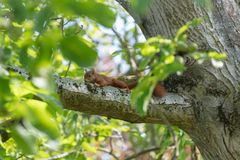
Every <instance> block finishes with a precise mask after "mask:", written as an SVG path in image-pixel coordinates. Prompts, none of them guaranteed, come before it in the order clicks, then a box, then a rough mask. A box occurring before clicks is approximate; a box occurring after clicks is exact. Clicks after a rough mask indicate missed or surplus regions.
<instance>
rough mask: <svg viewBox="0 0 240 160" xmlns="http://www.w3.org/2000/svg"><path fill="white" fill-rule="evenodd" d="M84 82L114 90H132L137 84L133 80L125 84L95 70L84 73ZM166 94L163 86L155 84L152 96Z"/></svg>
mask: <svg viewBox="0 0 240 160" xmlns="http://www.w3.org/2000/svg"><path fill="white" fill-rule="evenodd" d="M84 80H85V81H86V82H90V83H94V84H96V85H98V86H100V87H104V86H113V87H116V88H121V89H127V90H132V89H133V88H135V87H136V86H137V84H138V82H137V80H134V81H133V82H131V83H129V84H128V83H126V82H124V81H122V80H118V79H115V78H112V77H107V76H104V75H100V74H98V73H96V71H95V70H90V71H88V72H86V73H85V75H84ZM165 94H166V89H165V87H164V86H163V85H161V84H159V83H158V84H157V85H156V86H155V88H154V90H153V95H154V96H156V97H163V96H164V95H165Z"/></svg>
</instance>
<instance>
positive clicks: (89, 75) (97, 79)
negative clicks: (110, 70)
mask: <svg viewBox="0 0 240 160" xmlns="http://www.w3.org/2000/svg"><path fill="white" fill-rule="evenodd" d="M84 80H85V81H86V82H90V83H94V84H96V85H98V86H100V87H104V86H113V87H116V88H121V89H127V90H129V88H128V84H127V83H125V82H123V81H121V80H117V79H115V78H111V77H107V76H104V75H100V74H98V73H96V71H95V70H91V71H88V72H86V73H85V75H84Z"/></svg>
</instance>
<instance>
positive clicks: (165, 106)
mask: <svg viewBox="0 0 240 160" xmlns="http://www.w3.org/2000/svg"><path fill="white" fill-rule="evenodd" d="M56 82H57V86H58V93H59V95H60V99H61V101H62V103H63V105H64V106H65V108H66V109H71V110H75V111H79V112H85V113H89V114H94V115H102V116H106V117H109V118H116V119H121V120H124V121H128V122H132V123H163V124H173V125H180V126H181V125H187V126H189V124H186V123H189V122H191V121H192V118H193V117H194V114H193V113H192V109H191V107H190V103H189V102H188V99H186V98H184V97H182V96H180V95H177V94H174V93H168V94H167V95H166V96H165V97H163V98H156V97H154V98H152V100H151V103H150V105H149V110H148V113H147V115H146V116H144V117H141V116H139V115H138V114H137V112H136V110H135V109H134V108H132V107H131V106H130V93H128V92H127V91H125V90H121V89H118V88H114V87H103V88H100V87H96V86H94V85H93V84H88V83H83V82H80V83H79V82H77V81H75V80H72V79H65V78H57V79H56Z"/></svg>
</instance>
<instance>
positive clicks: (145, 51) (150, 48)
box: [141, 45, 160, 56]
mask: <svg viewBox="0 0 240 160" xmlns="http://www.w3.org/2000/svg"><path fill="white" fill-rule="evenodd" d="M159 51H160V49H159V47H158V46H157V45H144V47H143V48H142V50H141V53H142V55H143V56H152V55H153V54H156V53H157V52H159Z"/></svg>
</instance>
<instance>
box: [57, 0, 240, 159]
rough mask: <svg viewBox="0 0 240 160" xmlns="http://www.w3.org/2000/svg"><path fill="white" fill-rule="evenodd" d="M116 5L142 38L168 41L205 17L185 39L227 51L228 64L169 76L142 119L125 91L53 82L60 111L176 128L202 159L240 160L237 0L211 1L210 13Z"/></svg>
mask: <svg viewBox="0 0 240 160" xmlns="http://www.w3.org/2000/svg"><path fill="white" fill-rule="evenodd" d="M117 1H118V2H119V3H120V4H121V5H122V6H123V7H124V8H125V9H126V10H127V11H128V12H129V13H130V14H131V15H132V16H133V17H134V19H135V20H136V22H137V23H138V24H139V25H140V26H141V29H142V30H143V33H144V34H145V36H146V37H152V36H156V35H159V34H160V35H164V36H166V37H172V36H173V35H174V34H175V33H176V31H177V30H178V29H179V28H180V27H181V26H182V25H184V24H185V23H186V22H188V21H190V20H192V19H193V18H196V17H202V16H204V17H206V20H205V22H204V23H203V24H202V25H201V26H199V27H198V28H195V29H193V30H190V32H189V38H190V40H191V41H194V42H195V43H197V44H198V45H199V46H200V48H201V49H204V50H216V51H219V52H226V53H227V54H228V56H229V58H228V60H227V61H226V62H224V67H223V68H221V69H216V68H213V67H212V66H211V64H210V63H205V64H203V65H197V64H196V65H194V66H192V67H190V68H189V69H188V70H187V71H186V72H185V73H184V74H183V75H182V76H171V77H170V78H169V79H168V80H167V81H166V86H167V89H168V91H169V93H168V94H167V96H166V97H164V98H162V99H157V98H153V99H152V102H151V104H150V106H149V111H148V115H147V116H145V117H143V118H141V117H139V116H138V115H137V114H136V112H135V110H134V109H131V107H130V103H129V94H128V93H127V92H126V91H123V90H118V89H114V88H111V87H106V88H96V87H93V86H92V85H86V84H83V83H78V82H75V81H73V80H66V79H58V80H57V81H58V91H59V94H60V97H61V100H62V102H63V103H64V106H65V107H66V108H69V109H73V110H77V111H81V112H86V113H90V114H98V115H104V116H108V117H113V118H117V119H122V120H125V121H129V122H136V123H140V122H143V123H162V124H170V125H176V126H179V127H180V128H182V129H183V130H185V131H186V132H187V133H188V134H189V135H190V136H191V137H192V139H193V141H194V142H195V143H196V145H197V146H198V148H199V149H200V151H201V153H202V155H203V157H204V158H205V159H211V160H212V159H223V160H226V159H228V160H229V159H230V160H231V159H240V149H239V148H240V92H239V90H240V63H239V62H240V49H239V48H240V10H239V6H240V5H239V3H240V1H239V0H213V7H214V10H213V11H208V10H205V9H204V8H200V7H199V6H197V5H196V4H195V3H194V0H153V2H152V4H151V5H150V6H149V10H148V13H147V14H145V15H144V16H139V15H137V14H136V13H134V12H133V11H132V10H131V7H130V5H129V3H128V2H127V1H126V0H117Z"/></svg>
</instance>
